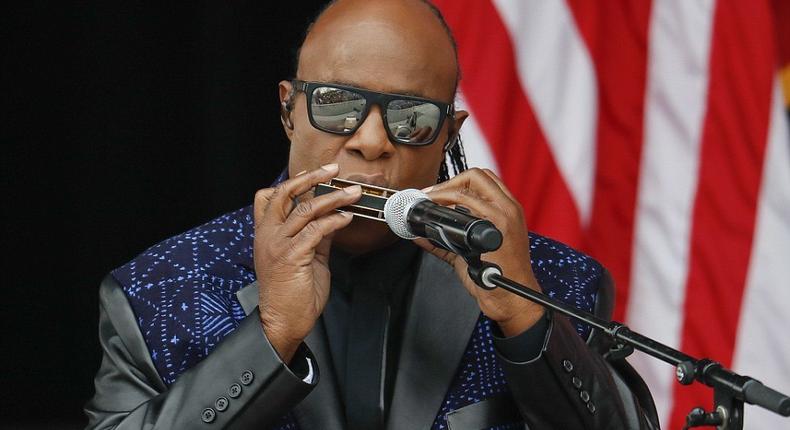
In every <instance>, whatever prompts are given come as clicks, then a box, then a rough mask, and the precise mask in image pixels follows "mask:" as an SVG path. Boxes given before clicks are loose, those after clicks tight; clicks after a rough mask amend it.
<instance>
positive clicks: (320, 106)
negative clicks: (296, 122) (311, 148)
mask: <svg viewBox="0 0 790 430" xmlns="http://www.w3.org/2000/svg"><path fill="white" fill-rule="evenodd" d="M364 110H365V98H364V97H363V96H362V95H361V94H357V93H355V92H352V91H348V90H343V89H340V88H332V87H318V88H316V89H315V91H313V97H312V100H311V111H312V114H313V120H314V121H315V122H316V123H317V124H318V125H319V126H320V127H321V128H322V129H324V130H326V131H329V132H340V133H343V132H346V133H347V132H350V131H354V130H355V129H356V128H357V126H358V125H359V121H360V119H361V118H362V113H363V112H364Z"/></svg>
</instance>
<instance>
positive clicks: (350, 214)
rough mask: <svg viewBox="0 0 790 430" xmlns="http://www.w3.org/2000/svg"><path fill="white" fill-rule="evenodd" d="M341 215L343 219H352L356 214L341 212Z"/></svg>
mask: <svg viewBox="0 0 790 430" xmlns="http://www.w3.org/2000/svg"><path fill="white" fill-rule="evenodd" d="M340 214H341V215H343V217H345V218H351V217H353V216H354V214H353V213H351V212H340Z"/></svg>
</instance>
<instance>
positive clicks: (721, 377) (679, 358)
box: [440, 233, 790, 430]
mask: <svg viewBox="0 0 790 430" xmlns="http://www.w3.org/2000/svg"><path fill="white" fill-rule="evenodd" d="M440 236H443V235H442V234H441V233H440ZM450 247H451V248H453V249H450V250H451V251H453V252H455V253H457V254H459V255H460V256H461V257H463V258H464V260H466V264H467V266H468V267H469V269H468V272H469V276H470V277H471V278H472V280H474V281H475V283H476V284H477V285H478V286H480V287H481V288H484V289H487V290H492V289H494V288H502V289H504V290H507V291H509V292H511V293H513V294H516V295H518V296H520V297H523V298H525V299H528V300H531V301H533V302H535V303H538V304H540V305H542V306H544V307H546V308H548V309H553V310H555V311H557V312H560V313H562V314H564V315H567V316H570V317H573V318H576V319H577V320H579V321H581V322H583V323H585V324H587V325H589V326H591V327H594V328H597V329H599V330H601V331H602V332H604V333H606V334H607V335H608V336H609V337H611V338H612V340H613V341H614V346H613V347H612V348H611V349H610V351H609V352H607V353H606V354H605V355H604V358H606V359H607V360H616V359H622V358H625V357H627V356H629V355H631V353H632V352H634V349H638V350H639V351H642V352H644V353H646V354H648V355H650V356H652V357H655V358H657V359H659V360H661V361H664V362H666V363H669V364H671V365H672V366H674V367H675V376H676V379H677V381H678V382H679V383H680V384H683V385H689V384H691V383H693V382H694V381H697V382H700V383H702V384H705V385H707V386H709V387H712V388H713V400H714V404H715V406H714V409H713V411H711V412H706V411H705V410H704V409H702V408H699V407H697V408H694V409H693V410H692V411H691V412H689V414H688V415H687V416H686V426H685V427H684V428H686V429H687V428H692V427H700V426H710V425H715V426H717V429H719V430H740V429H742V428H743V403H744V402H746V403H750V404H754V405H757V406H760V407H763V408H765V409H768V410H769V411H772V412H774V413H777V414H779V415H782V416H785V417H787V416H790V397H788V396H787V395H785V394H782V393H780V392H778V391H775V390H773V389H771V388H769V387H766V386H765V385H763V384H762V383H761V382H760V381H758V380H756V379H754V378H751V377H749V376H742V375H739V374H737V373H735V372H733V371H731V370H729V369H727V368H725V367H724V366H722V365H721V363H717V362H715V361H713V360H711V359H708V358H702V359H697V358H694V357H692V356H690V355H687V354H685V353H683V352H681V351H678V350H676V349H674V348H670V347H669V346H667V345H664V344H662V343H660V342H658V341H655V340H653V339H651V338H649V337H647V336H644V335H641V334H639V333H637V332H634V331H632V330H631V329H629V328H628V327H627V326H626V325H624V324H622V323H619V322H617V321H608V320H604V319H602V318H598V317H596V316H595V315H593V314H591V313H589V312H586V311H583V310H580V309H576V308H574V307H573V306H570V305H568V304H565V303H563V302H560V301H558V300H554V299H552V298H550V297H548V296H547V295H545V294H542V293H539V292H537V291H534V290H532V289H530V288H528V287H525V286H524V285H521V284H519V283H518V282H515V281H513V280H510V279H508V278H506V277H504V276H503V275H502V269H501V268H500V267H499V266H497V265H496V264H492V263H488V262H485V261H482V260H480V254H479V253H477V252H474V251H469V250H464V249H458V247H457V246H452V245H451V246H450Z"/></svg>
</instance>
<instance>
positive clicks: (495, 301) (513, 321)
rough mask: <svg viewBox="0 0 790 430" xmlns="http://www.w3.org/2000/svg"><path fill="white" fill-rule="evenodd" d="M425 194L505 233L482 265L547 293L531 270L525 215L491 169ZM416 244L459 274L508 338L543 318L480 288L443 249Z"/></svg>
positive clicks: (501, 293)
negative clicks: (495, 267)
mask: <svg viewBox="0 0 790 430" xmlns="http://www.w3.org/2000/svg"><path fill="white" fill-rule="evenodd" d="M424 191H426V193H427V194H428V196H429V197H430V198H431V200H433V201H434V202H436V203H438V204H441V205H445V206H451V205H460V206H464V207H466V208H468V209H469V210H470V211H471V212H472V214H473V215H474V216H476V217H479V218H483V219H487V220H489V221H491V222H492V223H493V224H494V225H495V226H496V227H497V228H498V229H499V230H500V231H501V232H502V236H503V239H504V240H503V241H502V246H501V247H500V248H499V249H498V250H496V251H494V252H489V253H487V254H483V256H482V260H484V261H488V262H490V263H494V264H497V265H498V266H499V267H500V268H502V272H503V274H504V275H505V276H507V277H508V278H510V279H512V280H514V281H516V282H519V283H521V284H523V285H526V286H527V287H529V288H531V289H533V290H535V291H541V290H540V286H539V285H538V281H537V280H536V279H535V275H534V274H533V273H532V266H531V264H530V258H529V236H528V233H527V226H526V223H525V221H524V212H523V210H522V208H521V205H520V204H519V203H518V201H516V199H515V198H514V197H513V195H512V194H510V191H508V189H507V188H506V187H505V185H504V183H502V180H501V179H499V178H498V177H497V176H496V175H495V174H494V173H493V172H491V171H490V170H488V169H482V170H481V169H477V168H474V169H469V170H467V171H465V172H463V173H461V174H459V175H458V176H456V177H454V178H452V179H450V180H449V181H447V182H443V183H441V184H437V185H435V186H433V187H430V188H427V189H425V190H424ZM414 242H415V243H417V244H418V245H419V246H421V247H422V248H424V249H425V250H427V251H428V252H431V253H432V254H434V255H436V256H438V257H439V258H441V259H443V260H444V261H446V262H447V263H449V264H450V265H452V266H453V267H454V268H455V271H456V273H457V274H458V276H459V277H460V278H461V280H462V282H463V284H464V287H466V289H467V291H469V294H471V295H472V296H473V297H474V298H475V299H477V304H478V305H479V306H480V310H481V311H482V312H483V313H484V314H485V315H486V316H487V317H488V318H491V319H492V320H494V321H496V322H497V324H498V325H499V327H500V328H501V329H502V332H503V333H504V334H505V335H506V336H515V335H518V334H520V333H522V332H524V331H525V330H527V329H528V328H530V327H532V326H533V325H534V324H535V322H537V321H538V320H539V319H540V318H541V317H542V316H543V313H544V309H543V307H542V306H540V305H538V304H536V303H533V302H530V301H529V300H527V299H524V298H521V297H519V296H516V295H515V294H512V293H510V292H508V291H505V290H502V289H500V288H496V289H494V290H485V289H483V288H480V287H478V286H477V284H475V283H474V281H472V279H471V278H469V274H468V273H467V271H466V270H467V265H466V262H465V261H464V259H463V258H462V257H460V256H458V255H457V254H454V253H452V252H449V251H446V250H444V249H442V248H437V247H435V246H433V245H432V244H431V243H430V242H429V241H428V240H427V239H416V240H415V241H414Z"/></svg>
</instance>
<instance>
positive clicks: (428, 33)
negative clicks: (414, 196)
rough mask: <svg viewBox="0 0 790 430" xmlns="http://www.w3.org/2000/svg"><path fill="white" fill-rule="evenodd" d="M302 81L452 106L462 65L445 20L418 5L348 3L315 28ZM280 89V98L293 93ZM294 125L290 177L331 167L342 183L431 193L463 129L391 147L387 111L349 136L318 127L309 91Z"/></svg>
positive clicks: (447, 124) (298, 100)
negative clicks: (451, 142)
mask: <svg viewBox="0 0 790 430" xmlns="http://www.w3.org/2000/svg"><path fill="white" fill-rule="evenodd" d="M298 78H299V79H301V80H305V81H319V82H327V83H337V84H343V85H349V86H353V87H358V88H364V89H369V90H373V91H380V92H387V93H396V94H404V95H413V96H418V97H425V98H429V99H433V100H438V101H442V102H445V103H448V104H449V103H452V102H453V97H454V90H455V88H454V87H455V80H456V64H455V57H454V53H453V49H452V45H451V43H450V40H449V38H448V36H447V34H446V33H445V31H444V29H443V28H442V27H441V25H440V23H439V21H438V19H437V18H436V17H435V16H434V15H433V14H432V13H431V12H430V11H429V10H428V8H427V7H426V6H425V5H424V4H420V3H418V2H404V1H396V2H386V1H385V2H378V1H369V0H368V1H354V0H351V1H341V2H339V3H337V4H336V5H334V6H333V7H331V8H330V9H329V10H328V11H327V12H326V13H325V14H324V15H323V16H322V17H321V19H319V21H318V22H317V23H316V24H315V25H314V27H313V29H312V31H311V33H310V35H309V37H308V38H307V40H306V41H305V44H304V46H303V47H302V51H301V56H300V59H299V71H298ZM291 90H292V88H291V84H290V82H287V81H283V82H281V83H280V97H281V100H283V101H285V100H287V99H288V97H289V94H290V93H291ZM293 97H294V99H293V110H292V112H291V117H290V118H291V121H292V122H293V130H290V129H287V128H286V133H287V134H288V137H289V139H290V141H291V150H290V159H289V171H290V172H293V173H296V172H301V171H303V170H311V169H315V168H317V167H319V166H322V165H324V164H328V163H337V164H338V165H339V166H340V174H339V177H340V178H348V179H353V180H358V181H361V182H366V183H371V184H374V185H380V186H385V187H388V188H395V189H403V188H424V187H426V186H429V185H432V184H434V183H435V182H436V177H437V174H438V171H439V165H440V163H442V162H443V159H444V153H443V146H444V144H445V143H446V142H447V140H448V137H449V132H451V131H452V130H454V128H455V127H460V124H461V122H462V121H463V118H464V117H465V116H466V114H465V113H463V112H461V113H460V114H459V115H457V118H458V119H457V120H453V119H452V118H449V117H448V118H446V119H445V121H444V123H443V125H442V128H441V129H440V132H439V135H438V137H437V138H436V140H435V141H434V142H433V143H432V144H430V145H427V146H408V145H403V144H393V143H392V142H390V140H389V138H388V136H387V132H386V130H385V125H384V123H383V118H382V112H381V108H380V107H379V106H372V107H371V110H370V113H369V114H368V116H367V118H366V119H365V120H364V122H363V123H362V125H361V126H359V128H358V129H357V130H356V132H355V133H354V134H352V135H349V136H339V135H334V134H330V133H327V132H324V131H321V130H318V129H316V128H314V127H313V126H312V125H311V124H310V121H309V119H308V115H307V100H306V97H305V95H304V93H295V94H294V96H293Z"/></svg>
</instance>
